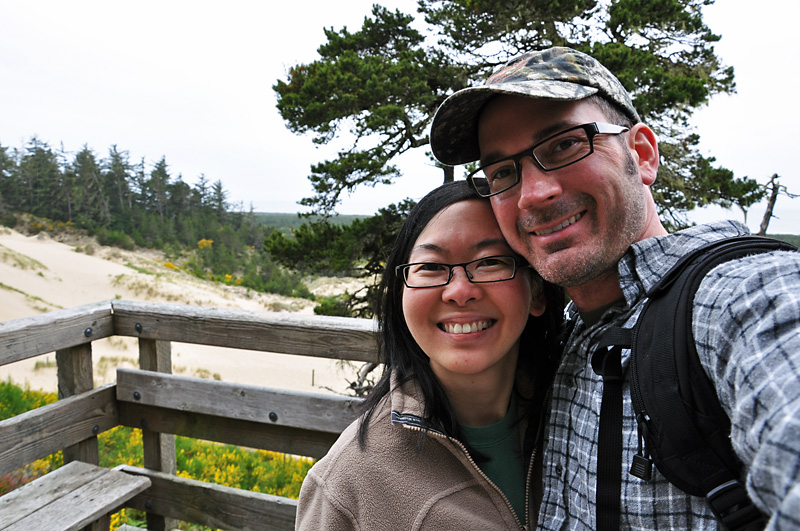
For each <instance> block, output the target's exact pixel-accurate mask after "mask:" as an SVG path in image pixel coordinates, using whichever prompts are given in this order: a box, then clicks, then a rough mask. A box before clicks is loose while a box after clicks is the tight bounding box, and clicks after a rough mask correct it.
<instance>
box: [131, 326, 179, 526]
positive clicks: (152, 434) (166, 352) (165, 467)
mask: <svg viewBox="0 0 800 531" xmlns="http://www.w3.org/2000/svg"><path fill="white" fill-rule="evenodd" d="M139 367H141V368H142V370H145V371H156V372H162V373H168V374H172V344H171V343H170V342H169V341H156V340H155V339H143V338H141V339H139ZM142 447H143V454H144V466H145V468H149V469H150V470H157V471H159V472H166V473H168V474H173V475H174V474H177V473H178V467H177V462H176V460H175V436H174V435H172V434H169V433H159V432H158V431H153V430H152V429H151V428H149V427H144V428H142ZM146 520H147V529H149V530H150V531H166V530H168V529H177V528H178V522H176V521H173V520H172V519H167V518H164V517H163V516H161V515H158V514H154V513H151V512H148V513H147V515H146Z"/></svg>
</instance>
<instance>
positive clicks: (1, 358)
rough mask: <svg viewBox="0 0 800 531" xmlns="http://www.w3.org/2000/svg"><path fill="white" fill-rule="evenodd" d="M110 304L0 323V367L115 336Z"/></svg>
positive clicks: (92, 305)
mask: <svg viewBox="0 0 800 531" xmlns="http://www.w3.org/2000/svg"><path fill="white" fill-rule="evenodd" d="M113 330H114V324H113V318H112V315H111V302H110V301H104V302H97V303H94V304H86V305H84V306H76V307H75V308H67V309H65V310H56V311H54V312H49V313H45V314H42V315H36V316H33V317H25V318H22V319H14V320H11V321H5V322H3V323H0V337H2V338H3V341H2V342H1V343H0V365H5V364H7V363H13V362H15V361H20V360H24V359H28V358H33V357H34V356H38V355H40V354H46V353H47V352H53V351H55V350H57V349H61V348H67V347H73V346H75V345H81V344H83V343H88V342H90V341H94V340H95V339H102V338H104V337H108V336H110V335H113Z"/></svg>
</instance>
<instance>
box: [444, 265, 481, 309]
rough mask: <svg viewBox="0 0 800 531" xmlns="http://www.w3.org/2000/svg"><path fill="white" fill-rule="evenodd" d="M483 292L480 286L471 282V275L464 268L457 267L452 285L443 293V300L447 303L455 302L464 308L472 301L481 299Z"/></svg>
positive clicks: (452, 277) (445, 288) (452, 278)
mask: <svg viewBox="0 0 800 531" xmlns="http://www.w3.org/2000/svg"><path fill="white" fill-rule="evenodd" d="M482 293H483V291H482V289H481V286H480V284H475V283H473V282H470V281H469V273H467V270H466V269H465V268H464V267H460V266H456V267H454V268H453V271H452V275H451V278H450V283H449V284H447V285H446V286H445V287H444V291H442V299H443V300H444V301H445V302H448V301H453V302H455V303H456V304H458V305H459V306H464V305H465V304H466V303H467V302H469V301H471V300H477V299H480V297H481V295H482Z"/></svg>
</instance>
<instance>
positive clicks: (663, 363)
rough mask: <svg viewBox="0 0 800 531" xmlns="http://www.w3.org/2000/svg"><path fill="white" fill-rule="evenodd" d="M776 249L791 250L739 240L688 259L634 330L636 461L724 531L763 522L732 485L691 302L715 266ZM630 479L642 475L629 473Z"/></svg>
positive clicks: (654, 294)
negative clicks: (650, 465)
mask: <svg viewBox="0 0 800 531" xmlns="http://www.w3.org/2000/svg"><path fill="white" fill-rule="evenodd" d="M781 249H783V250H794V249H795V248H794V246H791V245H789V244H787V243H785V242H781V241H778V240H774V239H772V238H764V237H757V236H742V237H737V238H730V239H725V240H721V241H717V242H714V243H711V244H709V245H707V246H705V247H703V248H701V249H698V250H697V251H695V252H693V253H690V254H688V255H687V256H685V257H683V258H682V259H681V260H680V261H679V262H678V263H677V264H676V265H675V266H674V267H673V268H672V269H671V270H670V271H669V272H668V273H667V274H666V275H665V276H664V277H663V278H662V279H661V281H660V282H658V283H657V284H656V285H655V286H653V288H652V289H651V290H650V291H649V292H648V301H647V302H646V303H645V306H644V308H643V310H642V313H641V315H640V317H639V319H638V321H637V323H636V325H635V327H634V329H633V345H632V354H631V394H632V399H633V405H634V409H635V411H636V414H637V421H638V423H639V430H640V437H641V438H642V439H643V442H644V446H643V448H642V451H641V452H640V456H641V457H642V458H643V460H644V461H647V460H648V459H649V458H648V454H649V456H651V457H652V461H653V462H654V463H655V465H656V467H657V468H658V470H659V471H660V472H661V473H662V474H663V475H664V477H666V478H667V479H668V480H669V481H670V482H671V483H672V484H674V485H675V486H677V487H678V488H680V489H681V490H683V491H685V492H687V493H689V494H691V495H694V496H705V497H706V498H707V500H708V502H709V505H710V507H711V509H712V510H713V511H714V514H716V515H717V518H718V519H720V521H722V523H723V524H724V525H725V526H726V527H727V528H728V529H730V530H734V529H761V528H763V525H764V519H763V515H761V513H759V512H758V510H757V509H756V508H755V506H754V505H753V504H752V502H751V501H750V499H749V498H748V496H747V493H746V490H745V488H744V486H743V485H742V484H741V483H740V482H739V480H738V478H739V477H740V472H741V463H740V462H739V460H738V458H737V457H736V454H735V453H734V451H733V448H732V447H731V443H730V420H729V419H728V416H727V415H726V413H725V411H724V410H723V409H722V406H721V405H720V403H719V399H718V397H717V394H716V389H715V387H714V385H713V384H712V382H711V381H710V380H709V379H708V377H707V376H706V374H705V371H704V369H703V367H702V365H701V363H700V359H699V357H698V355H697V349H696V347H695V340H694V336H693V334H692V309H693V301H694V296H695V293H696V291H697V289H698V287H699V286H700V283H701V282H702V280H703V278H704V277H705V275H706V274H707V273H708V272H709V271H711V270H712V269H713V268H715V267H716V266H718V265H719V264H721V263H723V262H727V261H729V260H733V259H736V258H741V257H744V256H747V255H751V254H757V253H762V252H770V251H774V250H781ZM637 457H639V456H637ZM634 465H635V466H636V465H637V463H634ZM638 465H639V466H640V467H641V466H642V461H641V460H640V461H639V463H638ZM635 466H634V468H635ZM637 471H640V472H643V474H644V475H646V473H647V471H646V470H643V471H642V470H632V473H634V474H635V475H639V474H636V472H637ZM640 477H641V476H640Z"/></svg>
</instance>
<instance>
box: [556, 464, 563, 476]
mask: <svg viewBox="0 0 800 531" xmlns="http://www.w3.org/2000/svg"><path fill="white" fill-rule="evenodd" d="M563 472H564V467H563V466H561V463H559V464H557V465H556V474H557V475H559V476H561V474H562V473H563Z"/></svg>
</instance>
